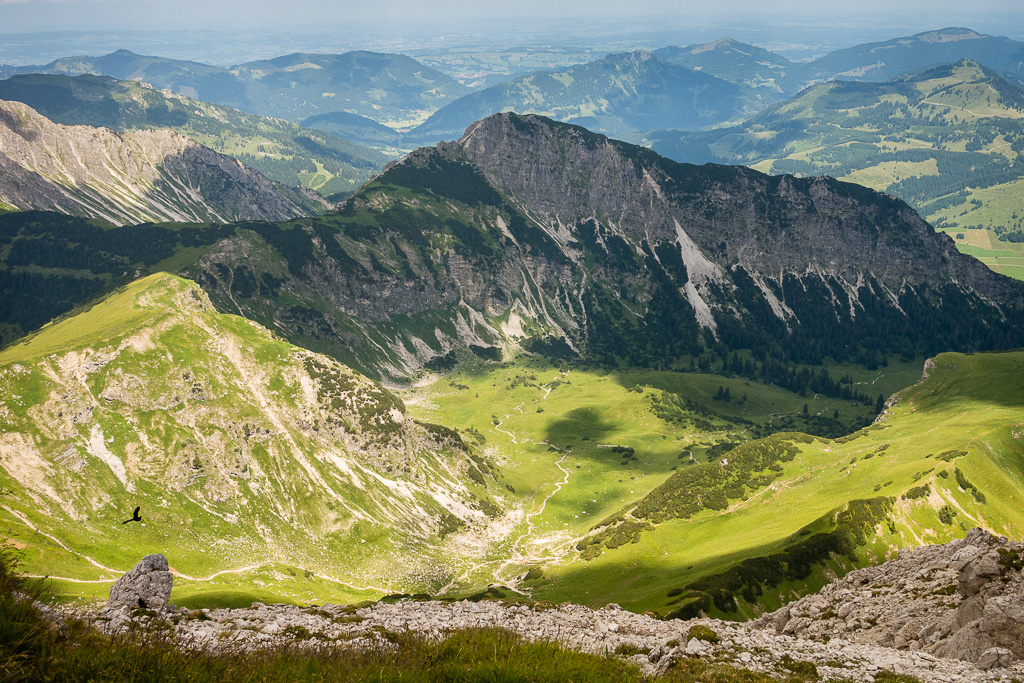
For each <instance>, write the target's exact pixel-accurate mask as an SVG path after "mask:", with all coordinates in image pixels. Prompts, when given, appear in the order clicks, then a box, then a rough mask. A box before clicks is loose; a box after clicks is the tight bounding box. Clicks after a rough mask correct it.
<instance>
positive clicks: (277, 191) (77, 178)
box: [0, 100, 330, 224]
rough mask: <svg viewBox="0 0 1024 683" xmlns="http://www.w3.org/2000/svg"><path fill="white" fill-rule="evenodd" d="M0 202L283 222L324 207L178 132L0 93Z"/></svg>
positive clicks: (80, 211)
mask: <svg viewBox="0 0 1024 683" xmlns="http://www.w3.org/2000/svg"><path fill="white" fill-rule="evenodd" d="M0 202H4V203H7V204H9V205H11V206H15V207H17V208H19V209H44V210H51V211H59V212H61V213H67V214H73V215H78V216H86V217H89V218H100V219H103V220H105V221H108V222H110V223H114V224H124V223H142V222H147V221H192V222H205V221H219V222H224V221H233V220H286V219H289V218H295V217H297V216H304V215H310V214H313V213H320V212H322V211H325V210H326V209H328V208H330V205H329V204H328V203H327V202H326V201H325V200H324V199H322V198H321V197H319V196H318V195H316V194H315V193H312V192H309V191H306V190H296V189H292V188H289V187H286V186H284V185H280V184H279V183H275V182H273V181H271V180H268V179H267V178H265V177H263V176H262V175H260V174H259V173H257V172H256V171H253V170H251V169H248V168H246V167H245V166H243V165H242V164H241V162H239V161H237V160H236V159H232V158H231V157H228V156H225V155H223V154H218V153H217V152H214V151H213V150H211V149H209V148H207V147H203V146H202V145H199V144H197V143H195V142H193V141H192V140H190V139H189V138H186V137H184V136H183V135H179V134H177V133H172V132H170V131H167V130H147V131H135V132H131V133H116V132H114V131H111V130H108V129H106V128H93V127H90V126H62V125H59V124H56V123H53V122H51V121H50V120H49V119H47V118H46V117H44V116H41V115H40V114H38V113H37V112H36V111H35V110H34V109H32V108H31V107H29V106H27V105H24V104H21V103H20V102H7V101H2V100H0Z"/></svg>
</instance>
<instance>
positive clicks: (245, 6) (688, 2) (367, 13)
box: [0, 0, 1021, 33]
mask: <svg viewBox="0 0 1024 683" xmlns="http://www.w3.org/2000/svg"><path fill="white" fill-rule="evenodd" d="M837 7H845V8H849V7H852V8H854V9H853V10H849V11H850V12H851V13H856V14H857V15H859V16H863V17H870V18H874V19H881V18H883V17H884V16H887V15H892V14H898V15H902V16H917V17H919V18H927V17H934V19H935V21H937V22H940V23H943V25H947V24H948V22H950V21H954V22H955V23H960V24H968V25H970V24H971V23H972V22H971V19H973V18H978V17H981V16H983V15H992V14H997V13H1000V12H1014V13H1019V12H1020V11H1021V3H1020V0H857V1H856V2H854V3H840V2H836V1H835V0H767V1H766V0H710V1H708V0H701V1H700V2H693V1H692V0H683V1H680V0H628V1H626V2H623V0H513V1H511V2H509V1H507V0H506V1H500V2H487V0H359V1H358V2H356V1H353V0H340V1H337V0H336V1H331V0H173V1H171V0H0V33H15V32H24V31H45V30H75V29H79V30H96V29H160V28H174V29H181V28H197V29H200V28H214V29H224V28H240V29H252V28H268V29H269V28H284V27H301V26H310V27H313V26H319V27H320V28H324V27H325V25H328V24H334V25H341V24H344V23H346V22H349V21H353V20H359V21H368V20H372V21H403V22H405V21H423V20H433V21H441V22H452V23H464V22H465V21H466V20H476V19H489V18H498V17H506V16H511V17H532V18H543V17H551V18H556V17H558V18H566V17H580V18H584V17H586V18H602V17H610V16H622V15H624V14H628V15H631V16H647V17H650V16H656V15H671V16H693V17H695V18H697V17H702V18H709V17H718V18H722V19H730V18H749V17H750V16H752V15H768V16H774V17H789V18H792V19H795V20H798V19H800V18H802V17H809V16H813V17H816V18H821V17H824V16H828V15H829V14H831V13H835V12H836V11H837V10H836V8H837ZM848 16H849V15H848ZM1015 32H1016V33H1019V32H1020V31H1015Z"/></svg>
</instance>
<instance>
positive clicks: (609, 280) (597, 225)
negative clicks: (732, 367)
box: [188, 113, 1024, 381]
mask: <svg viewBox="0 0 1024 683" xmlns="http://www.w3.org/2000/svg"><path fill="white" fill-rule="evenodd" d="M282 227H284V228H285V229H284V230H274V231H270V230H260V229H259V227H258V226H257V227H252V228H251V229H249V230H250V231H249V232H245V231H242V230H239V231H238V232H237V233H236V236H235V237H233V238H231V239H229V240H225V241H223V242H222V243H220V244H218V245H216V246H214V248H212V249H211V250H210V251H208V252H207V253H206V254H205V255H204V256H203V258H202V259H201V260H200V262H199V263H198V264H197V266H196V267H195V268H193V269H192V270H190V271H189V273H188V275H189V277H192V278H193V279H195V280H196V281H197V282H199V283H200V284H201V286H202V287H203V288H204V289H205V290H206V291H207V292H208V293H209V294H210V296H211V299H213V300H214V302H215V303H216V304H217V305H218V306H221V307H222V308H223V309H224V310H232V311H237V312H240V313H242V314H243V315H245V316H246V317H250V318H252V319H254V320H258V321H260V322H261V323H263V324H265V325H267V326H270V327H273V328H274V329H276V330H278V331H279V332H281V333H282V334H284V335H285V336H287V337H288V338H289V339H291V340H293V341H296V342H297V343H298V341H302V342H303V343H307V344H315V345H316V347H317V348H318V349H323V350H324V351H325V352H327V353H329V354H331V355H334V356H335V357H337V358H339V359H341V360H343V361H344V362H346V363H348V364H350V365H352V366H353V367H356V368H358V369H360V371H362V372H365V373H367V374H369V375H370V376H374V377H377V378H384V379H388V380H399V381H405V380H408V379H410V378H414V377H415V376H416V375H417V373H419V372H421V371H422V370H423V368H424V367H428V368H429V365H428V364H430V363H431V362H434V363H435V364H436V363H437V362H439V361H443V360H444V358H443V357H444V356H446V355H447V354H449V353H451V352H452V351H453V350H458V349H467V350H468V348H470V347H471V346H473V345H476V346H483V347H491V349H492V350H494V351H496V350H497V349H496V348H495V347H502V348H509V349H511V348H514V346H515V345H516V344H517V343H519V342H520V341H522V340H523V339H524V338H527V337H535V338H538V339H540V338H545V337H546V338H548V340H550V339H554V340H555V341H556V342H557V343H558V344H559V345H560V346H567V347H571V349H573V350H574V351H578V355H579V356H581V357H583V358H585V359H587V360H591V361H598V362H604V363H609V364H613V365H614V364H618V363H621V362H627V363H630V364H633V365H644V364H647V365H648V366H651V367H656V366H658V365H659V364H661V363H671V362H673V361H674V360H675V359H678V358H680V357H684V356H687V355H689V356H697V355H699V354H700V353H701V350H702V348H708V347H712V346H716V345H718V344H719V343H721V344H723V345H724V347H725V348H729V349H752V350H753V351H754V355H755V356H757V355H758V354H761V353H764V354H771V353H775V354H776V355H778V356H780V357H782V356H785V357H788V358H790V359H791V360H799V361H801V362H809V363H819V362H821V361H822V360H823V359H824V358H825V357H831V358H832V359H833V360H836V361H839V362H845V361H847V360H851V359H852V360H854V361H859V362H864V363H867V362H870V359H871V358H872V357H873V356H875V355H876V354H886V353H894V352H898V353H905V354H907V355H908V356H909V355H915V354H916V355H921V356H928V355H934V354H935V353H938V352H941V351H944V350H949V349H956V350H986V349H996V348H1002V349H1005V348H1013V347H1016V346H1020V345H1021V344H1022V343H1024V337H1022V336H1021V333H1020V330H1021V329H1024V326H1022V325H1019V324H1018V323H1017V321H1018V320H1019V319H1020V317H1021V316H1022V311H1024V308H1022V306H1024V285H1022V284H1021V283H1019V282H1015V281H1012V280H1010V279H1009V278H1006V277H1003V276H1000V275H998V274H996V273H993V272H992V271H990V270H989V269H988V268H987V267H985V266H984V265H983V264H981V263H980V262H978V261H977V260H975V259H973V258H971V257H968V256H965V255H962V254H959V253H958V252H957V250H956V247H955V245H954V243H953V241H952V240H951V239H949V238H948V237H947V236H945V235H941V234H937V233H936V232H935V231H934V230H933V229H932V228H931V226H929V225H928V224H927V223H926V222H924V221H923V220H922V219H921V218H920V217H919V216H918V215H917V214H916V213H915V212H914V211H913V209H911V208H910V207H909V206H908V205H907V204H905V203H903V202H901V201H899V200H898V199H896V198H894V197H891V196H889V195H884V194H881V193H877V192H874V191H871V190H868V189H866V188H863V187H861V186H858V185H853V184H850V183H844V182H840V181H838V180H835V179H833V178H828V177H818V178H795V177H793V176H768V175H765V174H763V173H759V172H758V171H755V170H752V169H747V168H742V167H732V166H719V165H714V164H707V165H704V166H694V165H690V164H679V163H676V162H673V161H670V160H668V159H665V158H663V157H660V156H658V155H657V154H655V153H653V152H651V151H650V150H647V149H645V148H642V147H638V146H635V145H630V144H628V143H624V142H620V141H617V140H613V139H610V138H608V137H605V136H603V135H598V134H595V133H591V132H590V131H588V130H586V129H584V128H580V127H578V126H571V125H568V124H563V123H558V122H556V121H552V120H550V119H546V118H544V117H540V116H532V115H531V116H519V115H517V114H512V113H507V114H496V115H493V116H489V117H487V118H486V119H483V120H482V121H479V122H477V123H475V124H473V125H472V126H470V128H469V129H468V130H467V131H466V133H465V134H464V135H463V136H462V137H461V138H460V139H459V140H458V141H456V142H449V143H441V144H440V145H438V146H436V147H432V148H423V149H419V150H416V151H415V152H413V153H411V154H409V155H408V156H406V157H405V158H404V159H403V160H402V161H401V162H398V163H396V164H393V165H391V166H389V167H388V168H386V169H385V171H384V172H383V173H382V174H381V175H380V176H378V177H377V178H376V179H375V180H373V181H371V182H370V183H368V184H367V185H365V186H364V187H363V188H362V189H361V190H360V191H359V192H357V193H356V194H355V195H354V196H353V197H352V198H350V199H349V200H347V202H346V203H345V204H344V205H343V206H342V208H341V209H340V210H339V211H338V212H337V213H335V214H330V215H328V216H324V217H322V218H321V219H320V220H319V221H312V222H295V223H294V224H292V225H290V226H282ZM247 229H248V226H247ZM257 232H259V234H258V235H257V234H256V233H257ZM275 252H276V253H275ZM253 254H260V258H258V259H256V258H252V255H253ZM283 261H286V262H287V263H283ZM284 266H287V269H288V272H287V273H286V274H285V275H284V276H283V281H282V285H281V287H280V288H277V289H275V288H272V287H263V288H260V287H256V286H253V285H251V284H247V283H251V282H253V281H259V280H261V279H263V277H264V275H263V273H264V272H268V273H270V274H271V275H274V277H279V276H278V275H277V273H281V272H283V271H284V270H285V268H284ZM260 269H263V270H260ZM283 291H286V292H287V296H282V294H281V292H283ZM380 292H386V293H387V296H383V297H382V296H379V293H380ZM296 299H299V300H300V301H301V305H297V304H296ZM325 301H326V302H328V303H327V304H326V305H325V303H324V302H325ZM310 337H312V339H310ZM527 346H529V345H527ZM439 357H440V358H439ZM435 359H437V360H435Z"/></svg>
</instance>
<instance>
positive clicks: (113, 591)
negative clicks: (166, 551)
mask: <svg viewBox="0 0 1024 683" xmlns="http://www.w3.org/2000/svg"><path fill="white" fill-rule="evenodd" d="M173 582H174V578H173V575H172V574H171V572H170V570H169V568H168V565H167V558H166V557H164V556H163V555H160V554H159V553H157V554H153V555H146V556H145V557H143V558H142V559H141V560H139V563H138V564H137V565H135V566H134V567H133V568H132V569H131V571H129V572H128V573H126V574H125V575H124V576H122V577H121V578H119V579H118V580H117V581H115V582H114V585H113V586H111V587H110V598H109V599H108V600H107V608H108V609H112V608H118V607H128V608H134V607H143V608H146V609H152V610H162V609H163V608H164V607H166V606H167V601H168V600H170V599H171V586H172V584H173Z"/></svg>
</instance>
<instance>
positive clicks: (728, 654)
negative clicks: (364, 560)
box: [50, 528, 1024, 683]
mask: <svg viewBox="0 0 1024 683" xmlns="http://www.w3.org/2000/svg"><path fill="white" fill-rule="evenodd" d="M147 559H148V558H147ZM142 564H144V562H143V563H140V566H141V565H142ZM1022 568H1024V543H1016V542H1012V541H1009V540H1008V539H1006V538H1004V537H996V536H993V535H991V534H990V533H988V532H987V531H984V530H982V529H977V528H976V529H973V530H972V531H970V532H969V533H968V535H967V537H966V538H964V539H959V540H956V541H952V542H950V543H947V544H945V545H936V546H926V547H922V548H917V549H915V550H904V551H901V552H900V554H899V556H898V557H897V558H896V559H894V560H891V561H889V562H886V563H885V564H882V565H880V566H877V567H869V568H865V569H861V570H859V571H855V572H852V573H850V574H848V575H847V576H846V577H845V578H844V579H842V580H839V581H835V582H833V583H831V584H829V585H828V586H826V587H825V588H824V589H823V590H822V591H821V592H820V593H818V594H817V595H813V596H808V597H805V598H802V599H800V600H798V601H797V602H795V603H792V604H790V605H788V606H786V607H784V608H783V609H781V610H778V611H776V612H774V613H771V614H767V615H764V616H763V617H761V618H760V619H758V620H755V621H752V622H747V623H738V622H727V621H720V620H714V619H703V618H702V619H692V620H686V621H683V620H675V619H669V620H658V619H655V618H653V617H651V616H649V615H646V614H643V615H642V614H635V613H632V612H628V611H625V610H623V609H621V608H620V607H619V606H618V605H608V606H606V607H604V608H602V609H597V610H595V609H590V608H587V607H583V606H580V605H574V604H570V603H565V604H563V605H560V606H557V607H556V606H553V605H550V604H546V603H534V604H524V603H517V602H512V601H494V600H483V601H479V602H472V601H469V600H462V601H458V602H442V601H429V600H415V599H402V600H399V601H398V602H386V601H382V602H377V603H374V604H364V605H359V606H352V605H349V606H339V605H330V604H327V605H322V606H316V605H312V606H308V607H299V606H295V605H284V604H274V605H266V604H263V603H258V602H257V603H253V605H252V606H251V607H249V608H246V609H202V610H189V609H185V608H178V607H175V606H174V605H168V606H167V607H166V608H164V609H162V610H131V609H129V608H127V607H125V606H124V605H123V604H117V603H115V602H112V603H111V604H110V605H108V607H107V608H105V609H104V610H103V611H101V612H92V613H76V614H75V616H77V617H85V618H86V619H87V620H88V621H90V622H91V623H93V624H94V625H95V626H96V627H98V628H99V629H100V630H101V631H104V632H106V633H115V634H116V633H123V632H127V631H129V630H131V629H133V628H137V627H138V626H140V625H143V626H144V625H145V624H147V623H149V624H150V625H154V622H159V623H158V624H156V625H158V627H159V628H161V629H163V630H168V631H170V632H171V633H172V634H173V637H174V638H176V639H177V641H178V642H180V643H182V644H183V646H187V647H192V648H198V649H204V650H207V651H213V652H224V651H252V650H258V649H261V648H266V647H275V646H283V645H297V646H299V647H303V648H312V649H320V648H327V647H392V648H393V647H396V645H394V644H393V638H389V636H390V635H391V634H394V633H398V632H407V631H408V632H416V633H420V634H423V635H426V636H428V637H438V636H443V635H444V634H445V633H447V632H451V631H455V630H460V629H467V628H491V627H500V628H505V629H508V630H510V631H512V632H514V633H517V634H519V635H521V636H523V637H524V638H527V639H529V640H546V641H555V642H558V643H561V644H562V645H564V646H565V647H568V648H570V649H574V650H579V651H582V652H589V653H593V654H621V653H626V652H630V653H636V654H631V655H626V654H623V655H621V656H623V657H625V658H626V659H627V661H629V662H630V663H633V664H635V665H637V666H639V667H641V668H642V669H643V670H645V671H646V672H647V673H649V674H657V673H661V672H664V671H666V670H668V669H669V668H670V667H671V666H672V663H673V662H674V661H676V660H678V659H680V658H685V657H705V658H709V659H712V660H715V661H720V662H724V663H729V664H732V665H734V666H739V667H742V668H746V669H750V670H755V671H762V672H768V673H778V674H783V675H784V674H785V673H786V672H787V671H794V670H795V669H794V668H793V667H794V666H797V667H800V670H802V671H809V670H813V671H815V672H816V674H817V675H818V676H819V677H820V678H821V679H823V680H847V681H849V680H853V681H863V682H864V683H872V682H873V681H875V680H876V676H877V675H878V674H879V673H880V672H883V671H889V672H892V673H895V674H902V675H909V676H913V677H915V678H917V679H919V680H921V681H926V682H928V683H931V682H936V683H939V682H942V683H954V682H960V681H1005V680H1015V679H1019V678H1020V677H1021V676H1024V662H1022V661H1021V659H1020V658H1021V656H1022V655H1024V652H1022V649H1021V642H1022V639H1021V633H1022V629H1024V607H1022V603H1024V600H1022V598H1024V577H1022V572H1021V569H1022ZM132 572H136V573H138V572H139V567H136V568H135V569H133V570H132ZM50 614H51V615H53V616H54V617H55V618H58V619H61V618H66V617H67V616H69V614H68V613H66V612H65V613H63V614H61V613H56V612H52V611H51V612H50ZM840 615H841V616H840Z"/></svg>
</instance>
